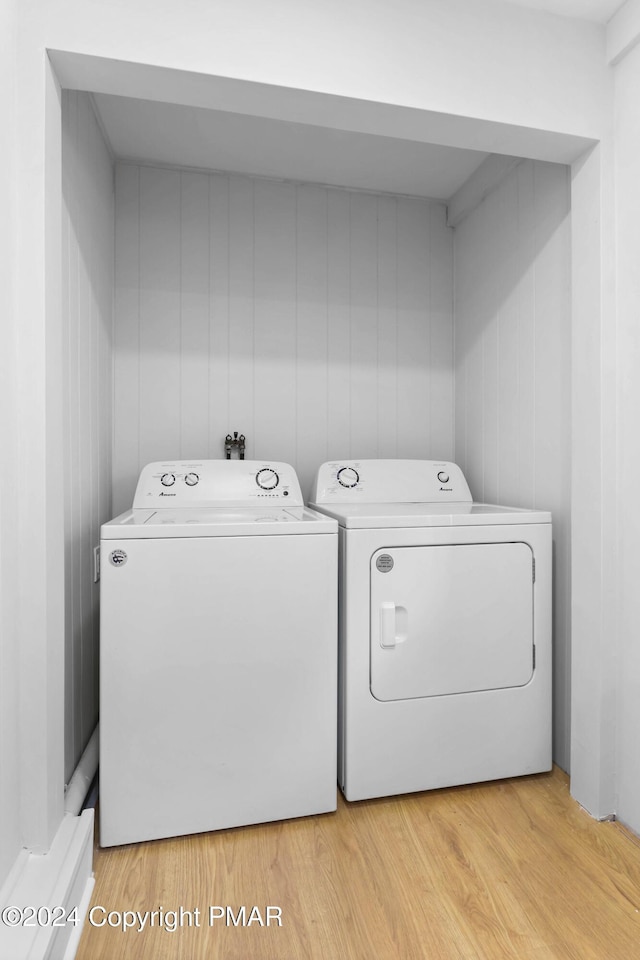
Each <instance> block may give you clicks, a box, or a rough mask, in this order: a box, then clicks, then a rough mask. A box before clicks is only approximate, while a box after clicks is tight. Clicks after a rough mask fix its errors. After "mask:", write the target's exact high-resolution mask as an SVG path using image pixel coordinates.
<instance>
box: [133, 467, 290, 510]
mask: <svg viewBox="0 0 640 960" xmlns="http://www.w3.org/2000/svg"><path fill="white" fill-rule="evenodd" d="M220 503H228V504H234V505H236V506H246V507H251V506H254V507H259V506H262V505H263V504H266V503H270V504H276V503H278V504H281V505H282V506H291V507H297V506H300V507H301V506H303V500H302V492H301V490H300V483H299V482H298V477H297V475H296V472H295V470H294V469H293V467H292V466H290V465H289V464H288V463H280V462H275V461H262V460H164V461H160V462H157V463H149V464H147V466H146V467H144V468H143V470H142V473H141V474H140V479H139V480H138V486H137V488H136V495H135V497H134V500H133V507H134V509H141V508H142V509H144V508H150V507H153V508H154V509H158V508H162V507H173V508H174V509H175V507H202V506H207V505H209V506H210V505H215V504H220Z"/></svg>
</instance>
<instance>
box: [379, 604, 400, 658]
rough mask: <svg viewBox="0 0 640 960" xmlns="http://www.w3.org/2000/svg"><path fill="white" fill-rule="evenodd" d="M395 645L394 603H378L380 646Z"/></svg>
mask: <svg viewBox="0 0 640 960" xmlns="http://www.w3.org/2000/svg"><path fill="white" fill-rule="evenodd" d="M395 645H396V605H395V603H391V602H387V601H385V602H384V603H381V604H380V646H381V647H395Z"/></svg>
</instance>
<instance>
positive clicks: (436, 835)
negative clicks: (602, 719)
mask: <svg viewBox="0 0 640 960" xmlns="http://www.w3.org/2000/svg"><path fill="white" fill-rule="evenodd" d="M95 872H96V887H95V891H94V897H93V901H92V903H93V905H98V906H102V907H104V908H106V910H108V911H113V910H116V911H124V910H133V911H141V912H144V911H146V910H158V908H159V907H163V908H164V910H171V909H179V908H180V907H184V908H185V909H187V910H193V908H194V907H198V908H199V909H200V910H201V916H200V923H201V926H200V927H199V928H196V927H191V928H188V927H183V928H182V929H179V930H178V931H177V932H175V933H169V932H167V931H166V930H165V929H163V928H157V927H156V928H153V929H146V930H144V931H143V932H142V933H137V932H135V931H134V930H130V931H128V932H127V933H122V932H120V931H119V930H118V929H109V928H107V927H103V928H98V927H92V926H90V925H89V924H87V925H86V927H85V932H84V933H83V936H82V941H81V944H80V949H79V952H78V960H115V958H122V960H128V958H134V957H135V958H136V960H151V958H153V960H205V958H206V960H355V958H358V960H396V958H397V960H449V958H452V960H454V958H455V960H457V958H464V960H494V958H503V957H507V958H517V960H529V958H530V960H550V958H554V960H636V958H638V960H640V912H639V910H640V843H639V842H638V840H637V838H635V837H634V836H632V835H631V834H630V833H628V832H627V831H625V830H624V828H622V827H621V826H620V825H618V824H615V823H596V822H595V821H594V820H592V819H591V818H590V817H589V816H588V814H586V813H585V812H584V811H583V810H582V809H581V808H580V807H579V806H578V805H577V804H576V803H575V802H574V801H573V800H572V799H571V798H570V796H569V790H568V781H567V778H566V777H565V775H564V774H563V773H562V772H561V771H559V770H554V771H553V772H552V773H550V774H541V775H539V776H535V777H526V778H519V779H517V780H508V781H501V782H497V783H489V784H482V785H476V786H471V787H457V788H453V789H449V790H438V791H433V792H429V793H421V794H411V795H408V796H404V797H396V798H389V799H383V800H371V801H363V802H361V803H354V804H347V803H346V802H345V801H344V800H343V799H342V797H340V798H339V801H338V811H337V813H335V814H326V815H324V816H319V817H307V818H305V819H302V820H293V821H286V822H281V823H274V824H266V825H263V826H256V827H244V828H241V829H236V830H228V831H221V832H218V833H210V834H203V835H200V836H193V837H185V838H182V839H176V840H161V841H156V842H153V843H143V844H134V845H131V846H127V847H117V848H113V849H109V850H100V849H97V850H96V856H95ZM209 905H220V906H226V905H229V906H231V907H232V908H233V909H234V915H235V916H236V917H237V916H238V913H237V911H238V908H239V907H240V906H242V905H244V906H246V907H247V911H246V918H247V919H248V918H249V916H250V914H249V910H250V908H251V907H252V906H254V905H255V906H257V907H258V908H259V910H260V916H261V917H262V919H266V918H265V913H266V911H265V908H266V906H267V905H271V906H279V907H281V909H282V926H281V927H279V926H276V925H273V924H272V925H270V926H269V927H266V926H264V927H262V926H260V925H259V921H258V918H257V917H258V915H257V914H254V922H253V923H251V925H250V926H247V927H240V926H238V927H234V926H233V925H230V926H224V925H223V923H222V922H216V923H214V926H213V927H209V924H208V920H209V917H208V908H209ZM103 917H104V913H103V912H102V911H95V913H94V919H95V920H101V919H102V918H103Z"/></svg>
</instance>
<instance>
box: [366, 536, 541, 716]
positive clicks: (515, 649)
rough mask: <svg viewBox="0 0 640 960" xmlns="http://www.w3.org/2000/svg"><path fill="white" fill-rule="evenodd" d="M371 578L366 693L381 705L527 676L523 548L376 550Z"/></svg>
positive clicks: (529, 594) (529, 611)
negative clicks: (368, 681)
mask: <svg viewBox="0 0 640 960" xmlns="http://www.w3.org/2000/svg"><path fill="white" fill-rule="evenodd" d="M370 577H371V610H370V651H371V654H370V687H371V693H372V694H373V696H374V697H375V698H376V699H377V700H382V701H389V700H408V699H412V698H421V697H438V696H444V695H450V694H465V693H471V692H475V691H480V690H497V689H502V688H505V687H518V686H523V685H524V684H526V683H528V682H529V680H530V679H531V677H532V676H533V670H534V647H533V590H534V582H533V554H532V551H531V548H530V546H529V545H528V544H526V543H522V542H515V543H472V544H453V545H452V544H448V545H430V546H415V547H409V546H407V547H393V548H389V549H388V550H385V549H381V550H377V551H376V552H375V553H374V554H373V556H372V558H371V570H370Z"/></svg>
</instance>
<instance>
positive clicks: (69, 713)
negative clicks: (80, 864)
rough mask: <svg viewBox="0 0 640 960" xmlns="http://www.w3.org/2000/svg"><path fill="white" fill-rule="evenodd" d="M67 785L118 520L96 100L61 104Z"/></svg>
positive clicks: (106, 175) (106, 212) (66, 97)
mask: <svg viewBox="0 0 640 960" xmlns="http://www.w3.org/2000/svg"><path fill="white" fill-rule="evenodd" d="M62 151H63V155H62V174H63V213H62V256H63V286H62V296H63V317H64V324H65V350H64V363H65V377H64V381H65V388H64V389H65V393H64V411H65V413H64V416H65V429H64V449H63V457H64V463H65V503H64V509H65V550H64V556H65V630H66V638H65V723H64V730H65V778H66V779H67V780H68V779H69V777H70V776H71V773H72V772H73V769H74V767H75V765H76V763H77V761H78V759H79V758H80V755H81V753H82V751H83V749H84V747H85V746H86V744H87V741H88V739H89V737H90V735H91V733H92V731H93V728H94V726H95V724H96V722H97V719H98V586H97V584H94V583H93V547H94V545H96V544H97V543H98V542H99V535H100V534H99V528H100V524H101V523H102V522H103V521H105V520H107V519H109V516H110V515H111V510H112V506H111V477H112V457H111V444H112V337H113V333H112V324H113V245H114V236H113V219H114V216H113V195H114V189H113V166H112V163H111V158H110V155H109V153H108V150H107V147H106V145H105V143H104V141H103V139H102V135H101V132H100V129H99V126H98V123H97V121H96V118H95V115H94V112H93V107H92V104H91V100H90V98H89V96H88V95H86V94H82V93H76V92H70V91H65V92H64V94H63V98H62Z"/></svg>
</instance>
